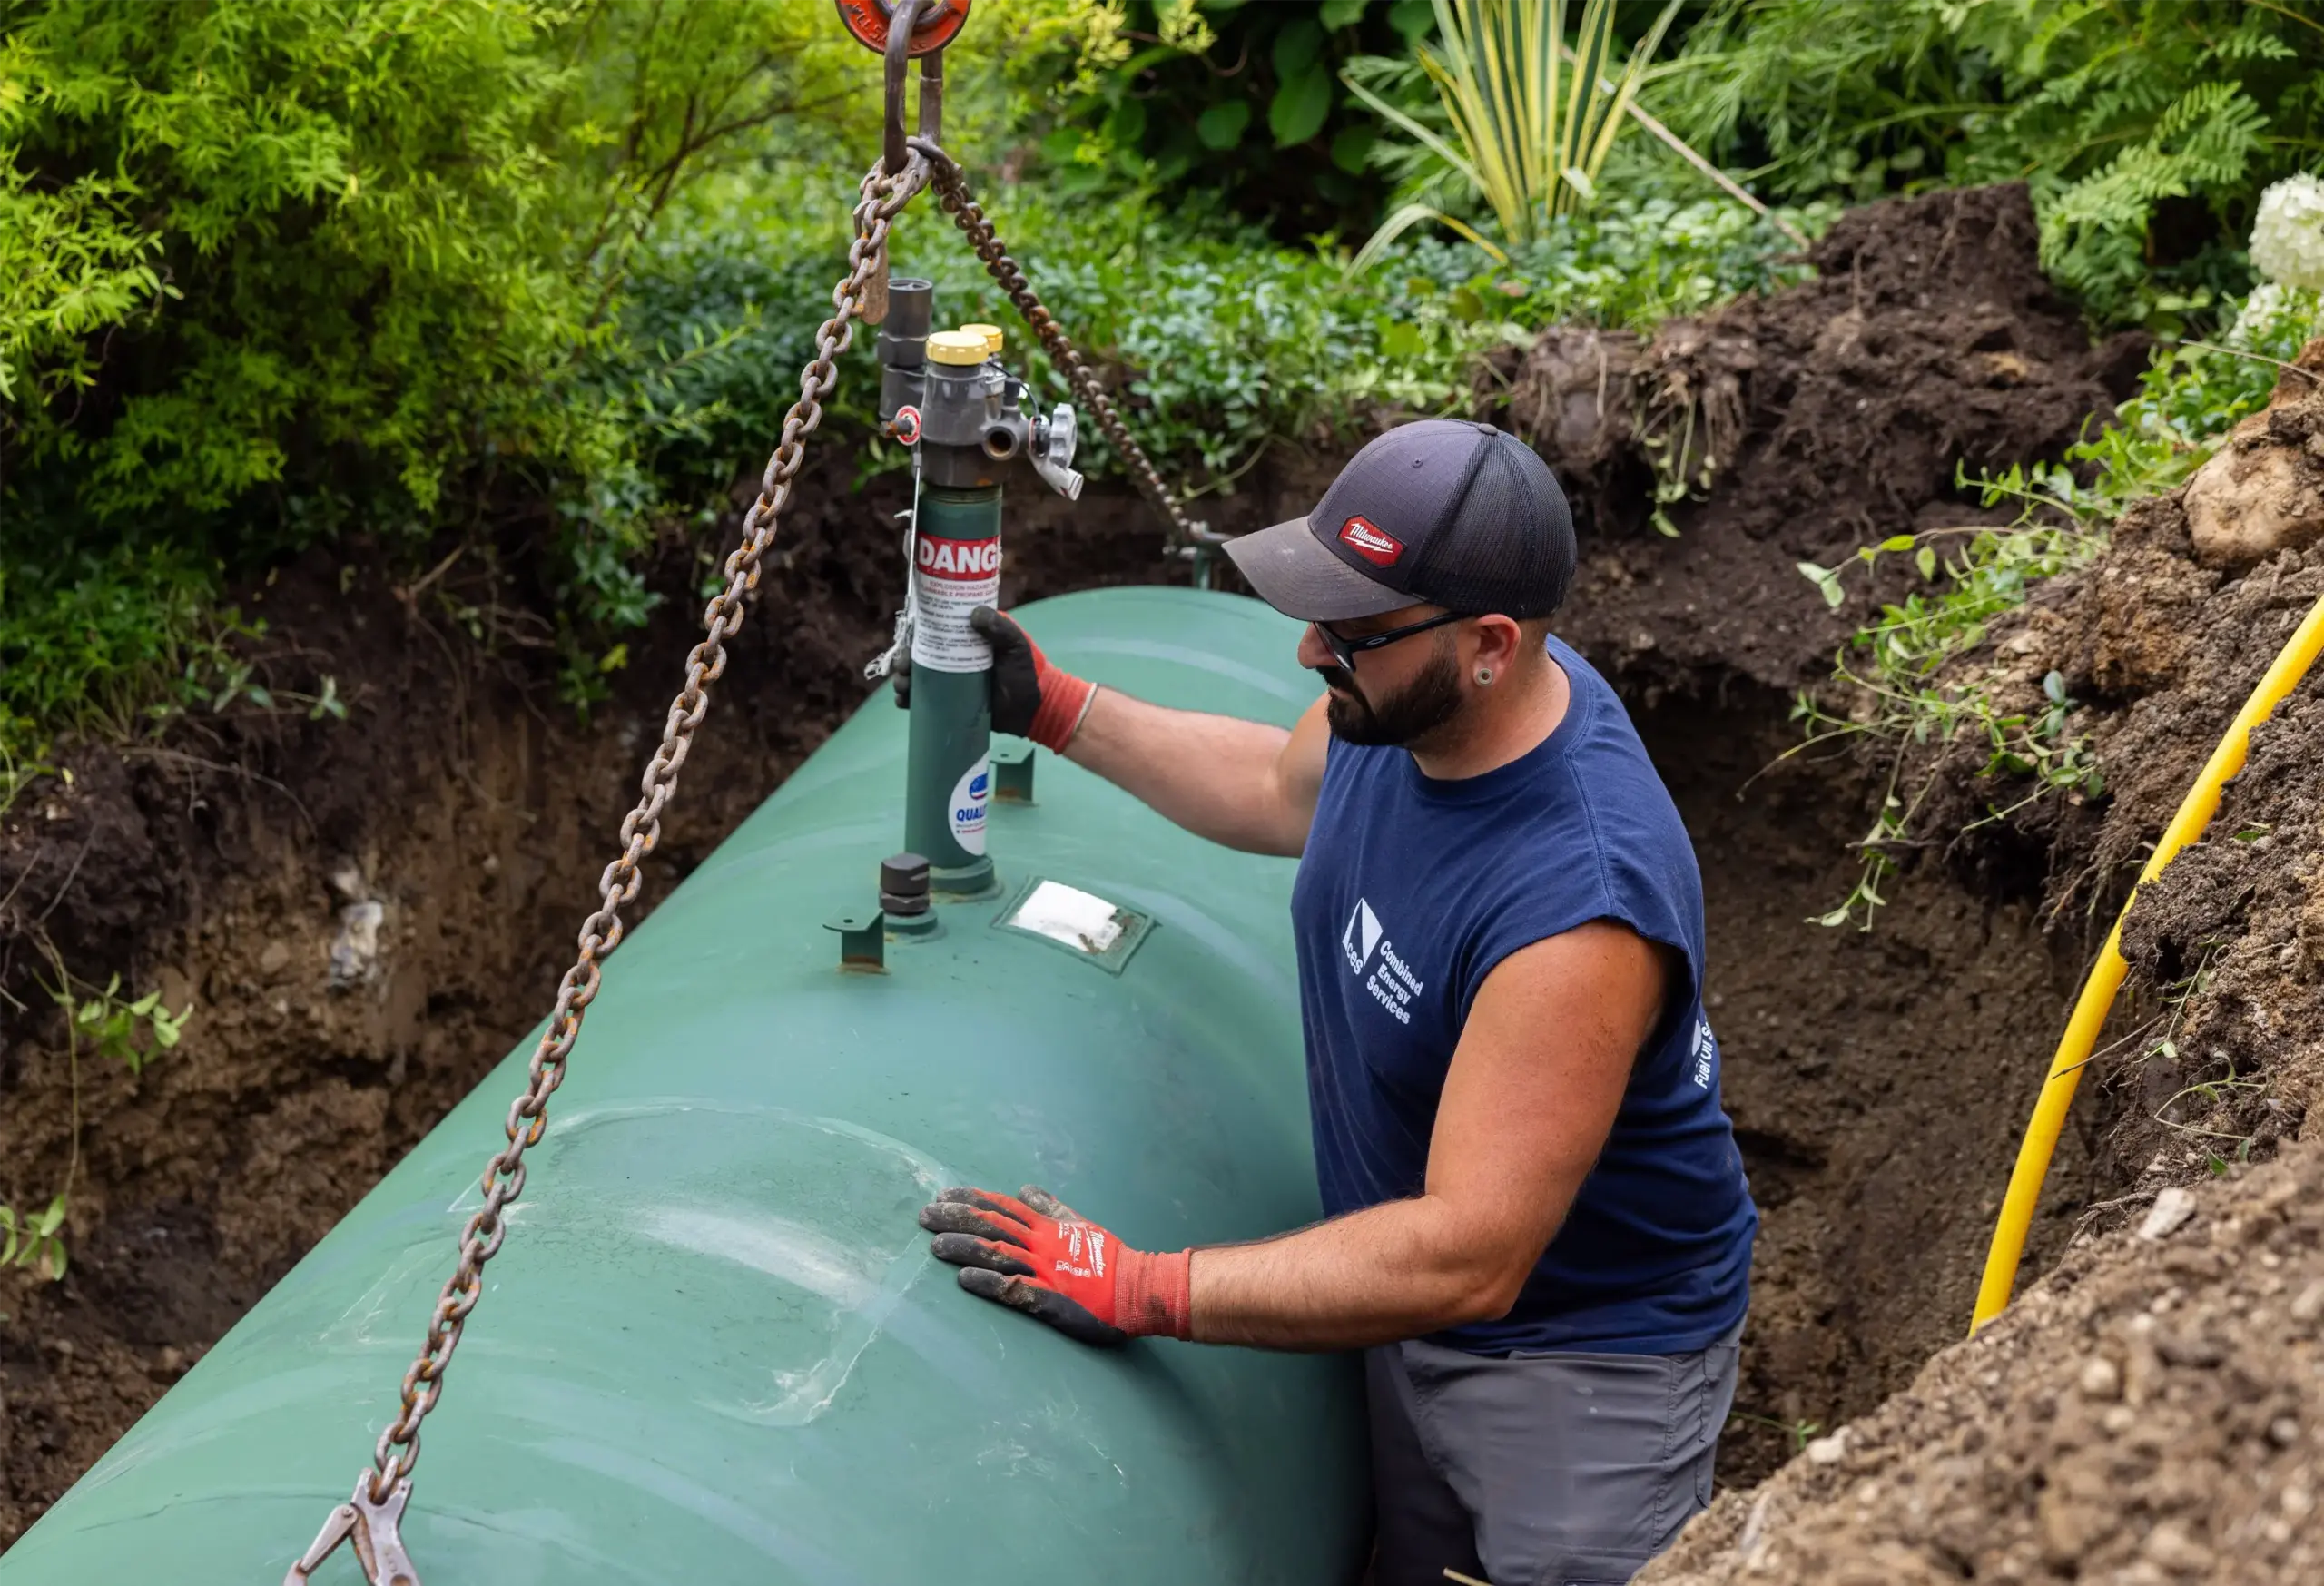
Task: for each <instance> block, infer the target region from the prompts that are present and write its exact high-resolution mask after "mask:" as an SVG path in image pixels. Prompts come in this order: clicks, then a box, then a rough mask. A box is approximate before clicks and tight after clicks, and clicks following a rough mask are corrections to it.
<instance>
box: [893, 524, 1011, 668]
mask: <svg viewBox="0 0 2324 1586" xmlns="http://www.w3.org/2000/svg"><path fill="white" fill-rule="evenodd" d="M913 561H914V566H913V567H912V573H911V576H912V592H913V596H914V597H915V599H916V601H917V603H918V605H919V607H920V616H919V618H918V620H917V621H916V622H915V623H914V624H913V625H912V630H911V664H912V665H915V666H926V667H928V668H930V669H931V671H936V672H981V671H983V670H984V669H985V668H987V667H988V666H990V665H992V647H991V646H990V645H987V644H986V643H985V642H984V640H983V639H982V638H980V637H979V636H978V635H977V632H976V630H975V629H974V628H971V627H970V626H969V613H970V612H972V611H974V610H975V609H976V608H977V607H978V606H999V605H1000V540H998V539H937V538H935V537H932V536H930V535H921V537H920V539H919V549H918V550H917V551H916V552H915V553H914V557H913Z"/></svg>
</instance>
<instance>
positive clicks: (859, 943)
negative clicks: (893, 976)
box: [823, 909, 888, 975]
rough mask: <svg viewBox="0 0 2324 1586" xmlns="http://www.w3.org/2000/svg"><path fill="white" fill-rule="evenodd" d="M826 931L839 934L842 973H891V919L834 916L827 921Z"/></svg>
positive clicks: (876, 913) (881, 915)
mask: <svg viewBox="0 0 2324 1586" xmlns="http://www.w3.org/2000/svg"><path fill="white" fill-rule="evenodd" d="M823 929H824V930H826V931H838V932H839V967H840V968H841V969H842V970H854V971H855V972H856V973H858V974H865V975H881V974H885V973H887V970H888V917H887V915H886V914H885V913H884V912H883V911H881V910H878V909H874V910H872V911H871V912H869V913H848V914H834V915H832V917H831V918H830V919H828V920H826V921H823Z"/></svg>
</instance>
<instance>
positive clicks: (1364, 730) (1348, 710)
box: [1315, 645, 1463, 748]
mask: <svg viewBox="0 0 2324 1586" xmlns="http://www.w3.org/2000/svg"><path fill="white" fill-rule="evenodd" d="M1315 670H1316V672H1317V673H1318V674H1319V675H1321V676H1322V677H1323V679H1324V682H1325V683H1327V684H1329V685H1332V687H1333V689H1334V691H1335V692H1334V693H1333V694H1331V696H1330V697H1329V698H1328V699H1326V700H1325V702H1324V722H1325V723H1326V724H1329V725H1330V727H1331V729H1332V735H1333V736H1334V737H1335V738H1337V739H1338V740H1339V741H1340V742H1341V743H1343V744H1361V745H1364V746H1365V747H1367V748H1372V747H1408V746H1409V745H1411V744H1413V743H1414V742H1415V741H1417V740H1419V739H1421V738H1424V737H1426V736H1427V735H1428V734H1431V733H1433V732H1435V731H1436V730H1437V729H1438V728H1439V727H1441V726H1443V725H1444V724H1445V723H1447V722H1449V721H1451V720H1452V718H1453V717H1454V716H1457V715H1459V714H1461V706H1462V703H1463V700H1462V693H1461V656H1460V651H1459V649H1458V648H1457V647H1456V646H1454V645H1437V646H1436V648H1435V649H1434V650H1433V652H1432V653H1431V655H1430V656H1429V662H1428V665H1427V666H1426V667H1424V668H1423V669H1422V670H1421V671H1420V672H1419V673H1418V674H1416V675H1414V676H1413V680H1412V681H1411V682H1409V683H1407V684H1405V685H1403V687H1402V688H1400V689H1398V690H1397V691H1396V692H1395V693H1393V694H1387V695H1385V696H1384V697H1383V698H1381V699H1379V700H1376V701H1375V700H1370V699H1366V698H1365V697H1364V694H1362V693H1360V692H1358V690H1357V688H1356V684H1355V679H1354V678H1353V677H1351V676H1350V675H1348V674H1347V673H1346V672H1345V671H1344V669H1342V668H1340V667H1338V666H1318V667H1317V668H1316V669H1315Z"/></svg>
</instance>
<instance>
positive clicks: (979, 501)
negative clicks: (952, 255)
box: [879, 277, 1081, 930]
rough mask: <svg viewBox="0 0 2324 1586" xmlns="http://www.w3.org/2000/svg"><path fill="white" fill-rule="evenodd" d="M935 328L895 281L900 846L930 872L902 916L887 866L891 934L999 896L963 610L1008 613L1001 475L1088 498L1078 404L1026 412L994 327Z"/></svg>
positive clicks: (888, 346) (887, 337)
mask: <svg viewBox="0 0 2324 1586" xmlns="http://www.w3.org/2000/svg"><path fill="white" fill-rule="evenodd" d="M934 323H935V292H934V289H933V288H932V287H931V285H930V284H929V283H928V282H927V281H920V280H916V279H913V278H910V277H900V278H896V279H893V280H891V281H889V283H888V315H887V319H886V320H884V321H883V322H882V323H881V327H880V337H879V351H880V366H881V368H880V419H881V428H882V429H884V430H885V431H886V432H887V433H888V434H889V435H890V436H891V437H892V438H894V439H896V440H898V441H900V442H901V443H902V444H904V445H906V446H908V447H911V448H912V449H913V453H914V460H915V462H916V464H917V468H916V473H917V478H916V487H917V488H916V491H915V497H914V504H913V508H914V509H913V527H912V537H911V609H912V612H913V619H912V626H911V641H910V642H911V690H910V694H909V698H908V699H907V698H906V696H905V691H904V690H902V689H901V688H900V689H899V690H898V691H897V698H898V703H899V704H907V705H908V707H909V708H910V710H911V749H910V754H909V761H908V764H907V768H906V771H905V778H906V786H905V800H904V832H903V837H904V846H905V848H906V849H907V850H908V851H909V852H910V853H911V855H912V856H915V857H917V856H925V857H924V858H923V859H921V863H922V864H923V865H924V866H925V874H926V879H925V881H924V882H922V883H921V892H920V894H919V895H920V897H921V902H920V905H919V908H918V909H916V910H914V911H910V912H907V911H902V910H899V909H896V908H895V907H893V906H892V905H891V904H890V903H889V902H888V901H887V895H886V894H887V892H888V883H889V881H890V880H891V877H890V876H889V874H888V873H887V872H886V871H885V870H883V871H882V873H881V893H882V897H881V904H882V910H883V912H885V913H887V914H889V915H890V916H891V928H893V929H897V930H907V929H910V928H911V927H909V926H908V925H907V924H906V921H910V920H914V919H920V918H922V917H927V918H930V919H931V921H932V916H929V915H928V902H927V901H928V900H929V899H944V898H956V899H968V898H980V897H987V896H990V895H991V894H992V893H993V892H996V891H997V890H998V887H999V883H998V882H997V881H996V879H995V872H994V870H993V863H992V859H991V857H990V855H989V854H988V853H986V852H985V818H986V813H987V812H988V811H989V810H990V806H991V802H992V782H993V778H992V767H991V763H990V750H991V744H992V717H991V711H990V700H989V694H988V683H987V680H988V678H989V676H990V673H991V670H992V651H991V647H990V645H987V644H986V643H985V641H984V639H983V637H982V636H981V635H979V634H978V633H977V632H976V631H975V629H974V628H972V627H971V626H970V624H969V614H970V612H971V611H973V610H975V609H976V608H977V607H978V606H999V605H1000V496H1001V483H1002V479H1003V478H1004V476H1005V475H1006V473H1007V471H1008V470H1009V468H1012V467H1014V466H1015V464H1016V463H1017V461H1018V459H1019V458H1023V459H1025V460H1027V461H1029V462H1031V463H1032V465H1033V468H1034V470H1035V471H1036V472H1037V473H1039V475H1040V476H1041V478H1043V479H1044V480H1046V481H1047V482H1048V483H1049V486H1050V487H1051V488H1054V489H1056V490H1057V491H1058V492H1059V494H1060V495H1063V496H1064V497H1067V498H1068V500H1071V499H1076V498H1078V497H1079V495H1080V493H1081V476H1080V475H1079V474H1078V473H1075V472H1074V471H1073V468H1072V461H1073V450H1074V440H1075V436H1074V421H1073V409H1070V408H1068V407H1065V406H1063V405H1061V404H1060V405H1059V407H1058V408H1057V409H1056V410H1055V411H1054V412H1052V413H1050V414H1049V415H1048V416H1046V417H1041V416H1037V415H1029V414H1028V413H1027V411H1026V408H1025V403H1026V400H1027V399H1028V398H1029V397H1030V396H1031V394H1032V393H1031V390H1030V389H1029V388H1028V387H1027V386H1026V384H1025V383H1024V382H1023V381H1022V380H1019V379H1016V378H1015V377H1014V376H1012V375H1011V374H1009V371H1008V370H1007V369H1004V368H1003V367H1002V366H1001V363H1000V353H1001V350H1002V347H1003V345H1004V338H1003V336H1002V333H1001V330H1000V327H998V326H994V325H964V326H961V327H960V329H958V330H934V329H932V327H933V325H934ZM900 857H901V856H900ZM900 895H901V894H900Z"/></svg>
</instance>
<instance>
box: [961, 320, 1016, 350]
mask: <svg viewBox="0 0 2324 1586" xmlns="http://www.w3.org/2000/svg"><path fill="white" fill-rule="evenodd" d="M960 334H961V335H963V336H981V337H983V338H984V353H985V356H986V357H987V358H999V357H1000V349H1001V347H1002V345H1003V344H1004V343H1005V342H1006V340H1008V339H1007V338H1006V337H1004V336H1003V335H1001V333H1000V326H998V325H984V324H977V325H963V326H961V327H960Z"/></svg>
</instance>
